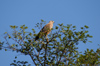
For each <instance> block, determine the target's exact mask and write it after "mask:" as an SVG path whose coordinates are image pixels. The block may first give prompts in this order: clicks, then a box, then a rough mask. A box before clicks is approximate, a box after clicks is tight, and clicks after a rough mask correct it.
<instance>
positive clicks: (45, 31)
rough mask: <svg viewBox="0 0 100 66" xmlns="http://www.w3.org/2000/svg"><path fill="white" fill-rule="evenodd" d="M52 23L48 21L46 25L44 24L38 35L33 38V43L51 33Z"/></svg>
mask: <svg viewBox="0 0 100 66" xmlns="http://www.w3.org/2000/svg"><path fill="white" fill-rule="evenodd" d="M53 23H54V21H49V23H48V24H46V25H45V26H44V27H43V28H42V29H41V30H40V32H39V33H38V35H37V36H36V37H35V41H36V40H38V39H39V38H42V37H43V36H46V38H47V35H48V34H49V33H50V32H51V29H52V27H53Z"/></svg>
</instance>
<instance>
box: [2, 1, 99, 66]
mask: <svg viewBox="0 0 100 66" xmlns="http://www.w3.org/2000/svg"><path fill="white" fill-rule="evenodd" d="M41 19H43V20H45V21H46V22H47V23H48V22H49V21H50V20H53V21H55V23H54V26H56V25H57V24H59V23H63V24H64V25H66V24H72V25H75V26H77V29H79V28H80V27H82V26H84V25H88V26H89V34H91V35H92V36H93V38H92V39H89V40H91V41H92V43H87V44H79V45H78V46H79V49H78V50H79V51H82V52H84V50H85V49H86V48H89V49H94V50H96V49H97V48H99V46H98V44H100V0H0V40H3V39H2V37H3V33H4V32H8V33H11V29H10V27H9V26H10V25H17V26H20V25H23V24H25V25H26V26H28V27H29V28H28V30H27V31H30V30H31V29H32V28H34V26H35V24H36V23H37V22H40V20H41ZM34 29H35V28H34ZM39 31H40V30H37V33H38V32H39ZM16 55H18V60H26V61H29V63H32V61H31V59H30V57H29V56H24V55H21V54H20V53H16V52H11V51H7V52H5V51H0V66H10V65H9V64H10V63H12V62H13V59H14V56H16ZM32 64H33V63H32Z"/></svg>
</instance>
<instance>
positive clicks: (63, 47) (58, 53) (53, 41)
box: [0, 20, 100, 66]
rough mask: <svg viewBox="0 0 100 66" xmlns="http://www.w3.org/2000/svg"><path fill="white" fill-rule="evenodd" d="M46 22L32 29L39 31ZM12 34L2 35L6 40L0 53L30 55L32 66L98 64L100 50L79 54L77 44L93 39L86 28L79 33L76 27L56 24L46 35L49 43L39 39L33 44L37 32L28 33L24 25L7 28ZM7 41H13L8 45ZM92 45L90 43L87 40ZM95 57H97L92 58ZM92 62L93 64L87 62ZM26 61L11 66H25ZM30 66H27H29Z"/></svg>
mask: <svg viewBox="0 0 100 66" xmlns="http://www.w3.org/2000/svg"><path fill="white" fill-rule="evenodd" d="M45 23H46V22H45V21H44V20H41V22H40V23H37V24H36V26H35V27H38V28H39V29H41V28H42V27H43V25H44V24H45ZM10 27H11V29H12V30H13V31H12V34H11V35H10V34H9V33H7V32H5V33H4V35H5V37H4V38H5V41H4V42H0V50H1V49H5V51H7V50H9V49H10V50H12V51H16V52H17V53H18V52H20V53H22V54H24V55H29V56H30V57H31V59H32V61H33V63H34V65H35V66H38V65H39V66H48V65H49V66H72V65H77V66H78V65H82V64H90V65H91V64H92V65H94V64H99V60H98V59H99V58H100V52H99V51H100V49H97V51H96V52H94V51H93V50H90V51H89V50H88V49H87V50H86V51H85V53H84V54H80V53H79V52H78V51H77V49H78V47H76V45H78V44H79V42H80V41H81V42H83V43H86V42H87V41H88V38H92V36H91V35H89V34H88V30H87V29H88V28H89V27H88V26H86V25H85V26H84V27H81V30H80V31H77V30H76V26H72V25H63V23H62V24H58V26H56V27H54V28H53V29H52V32H51V33H50V34H49V35H48V39H49V40H48V41H47V40H46V38H44V37H43V38H40V39H39V40H37V41H35V39H34V38H35V37H36V35H37V34H36V33H35V32H36V31H35V29H32V32H27V31H26V29H28V27H27V26H25V25H22V26H20V27H18V26H15V25H14V26H12V25H11V26H10ZM8 40H10V41H12V42H8ZM89 42H91V41H89ZM95 55H96V56H95ZM90 59H94V60H93V61H89V60H90ZM27 63H28V62H27V61H16V60H15V61H14V63H11V65H18V64H19V65H18V66H20V65H21V64H22V65H23V66H25V65H27ZM29 65H30V64H29Z"/></svg>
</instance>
